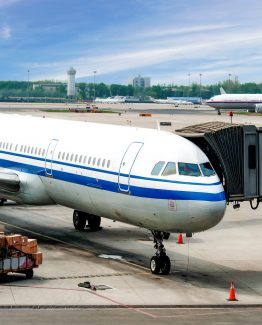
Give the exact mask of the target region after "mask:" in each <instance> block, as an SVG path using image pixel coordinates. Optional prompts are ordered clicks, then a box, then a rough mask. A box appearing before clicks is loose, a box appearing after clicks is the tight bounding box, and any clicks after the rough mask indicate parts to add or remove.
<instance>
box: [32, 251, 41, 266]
mask: <svg viewBox="0 0 262 325" xmlns="http://www.w3.org/2000/svg"><path fill="white" fill-rule="evenodd" d="M32 258H33V260H34V261H35V265H40V264H42V263H43V254H42V253H41V252H37V253H33V254H32Z"/></svg>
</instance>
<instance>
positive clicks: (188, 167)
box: [178, 162, 201, 176]
mask: <svg viewBox="0 0 262 325" xmlns="http://www.w3.org/2000/svg"><path fill="white" fill-rule="evenodd" d="M178 171H179V175H184V176H201V172H200V169H199V166H198V164H191V163H183V162H179V163H178Z"/></svg>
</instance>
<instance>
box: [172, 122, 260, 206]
mask: <svg viewBox="0 0 262 325" xmlns="http://www.w3.org/2000/svg"><path fill="white" fill-rule="evenodd" d="M174 133H176V134H178V135H180V136H183V137H184V138H187V139H188V140H190V141H192V142H194V143H195V144H196V145H197V146H198V147H200V148H201V149H202V150H203V151H204V152H205V154H206V155H207V157H208V158H209V160H210V161H211V163H212V165H213V167H214V168H215V170H216V172H217V174H218V176H219V177H220V179H221V181H222V183H223V185H224V189H225V192H226V198H227V201H228V202H234V204H235V207H239V202H240V201H250V204H251V207H252V208H257V206H258V204H259V202H260V201H262V128H258V127H256V126H255V125H239V124H230V123H224V122H208V123H203V124H197V125H192V126H188V127H185V128H183V129H178V130H175V131H174ZM254 199H256V200H257V204H256V206H255V207H253V205H252V202H253V200H254Z"/></svg>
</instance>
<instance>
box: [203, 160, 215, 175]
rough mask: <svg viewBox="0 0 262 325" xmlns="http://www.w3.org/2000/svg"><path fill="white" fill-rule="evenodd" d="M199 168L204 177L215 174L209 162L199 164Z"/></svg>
mask: <svg viewBox="0 0 262 325" xmlns="http://www.w3.org/2000/svg"><path fill="white" fill-rule="evenodd" d="M200 168H201V170H202V173H203V175H204V176H207V177H208V176H212V175H215V174H216V173H215V171H214V169H213V168H212V166H211V164H210V163H209V162H205V163H203V164H200Z"/></svg>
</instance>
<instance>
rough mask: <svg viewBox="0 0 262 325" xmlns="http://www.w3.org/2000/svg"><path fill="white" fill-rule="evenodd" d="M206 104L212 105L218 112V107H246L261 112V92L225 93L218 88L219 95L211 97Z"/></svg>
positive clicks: (230, 108) (228, 108) (227, 108)
mask: <svg viewBox="0 0 262 325" xmlns="http://www.w3.org/2000/svg"><path fill="white" fill-rule="evenodd" d="M206 104H207V105H209V106H210V107H214V108H215V109H216V110H218V114H219V113H220V109H225V110H232V109H246V110H248V111H251V112H257V113H260V112H262V94H227V93H226V92H225V90H224V89H223V88H222V87H221V88H220V95H217V96H214V97H211V98H210V99H209V100H208V101H206Z"/></svg>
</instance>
